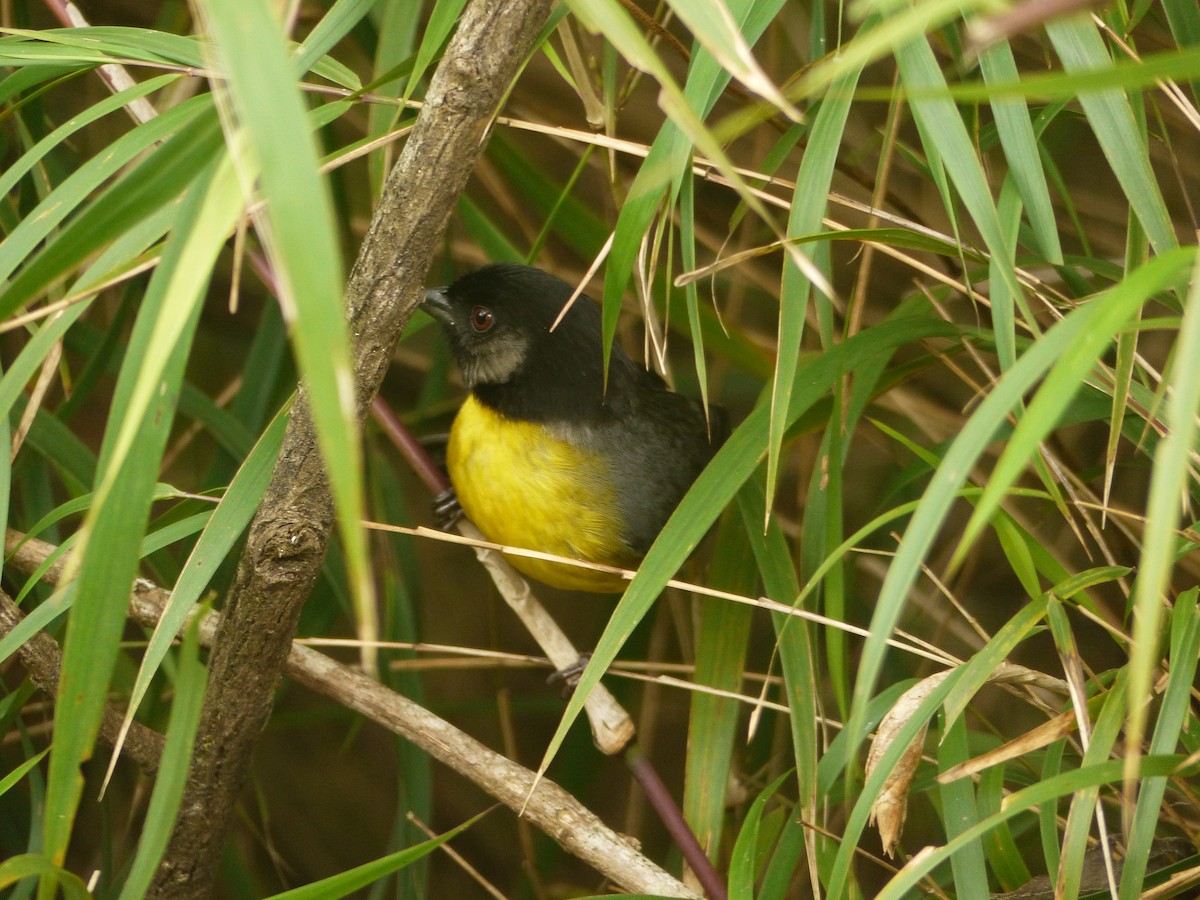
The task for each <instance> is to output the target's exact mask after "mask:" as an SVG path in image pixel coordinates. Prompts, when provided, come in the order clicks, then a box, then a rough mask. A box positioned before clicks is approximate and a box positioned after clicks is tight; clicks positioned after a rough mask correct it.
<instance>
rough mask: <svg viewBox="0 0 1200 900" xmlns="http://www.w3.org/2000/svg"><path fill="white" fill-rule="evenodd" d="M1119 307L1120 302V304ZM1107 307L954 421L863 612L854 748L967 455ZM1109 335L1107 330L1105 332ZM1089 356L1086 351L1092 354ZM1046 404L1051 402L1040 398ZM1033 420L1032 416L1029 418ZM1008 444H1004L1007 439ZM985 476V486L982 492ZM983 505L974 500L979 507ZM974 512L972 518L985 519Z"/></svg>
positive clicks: (1159, 276) (1171, 274) (1129, 290)
mask: <svg viewBox="0 0 1200 900" xmlns="http://www.w3.org/2000/svg"><path fill="white" fill-rule="evenodd" d="M1191 256H1192V254H1191V253H1189V252H1188V251H1179V252H1177V253H1175V254H1172V255H1170V256H1168V257H1162V258H1160V259H1158V260H1155V261H1153V262H1151V263H1149V264H1148V265H1147V267H1144V268H1143V269H1142V270H1139V272H1138V273H1134V275H1133V276H1131V282H1127V283H1126V284H1123V285H1120V286H1119V287H1118V288H1114V289H1113V290H1115V291H1118V292H1119V293H1118V300H1117V301H1114V302H1113V303H1110V304H1109V307H1111V306H1113V305H1115V306H1117V307H1121V303H1120V300H1122V299H1127V298H1128V297H1129V295H1130V294H1133V295H1135V296H1136V297H1138V298H1139V300H1140V301H1144V300H1145V298H1146V297H1147V296H1149V295H1151V294H1153V293H1154V292H1155V291H1157V290H1160V289H1161V288H1162V287H1164V286H1166V285H1168V284H1171V283H1173V282H1174V281H1176V280H1177V279H1178V277H1179V273H1180V269H1181V268H1182V267H1183V266H1185V265H1186V264H1189V263H1190V262H1191V259H1190V257H1191ZM1121 308H1123V307H1121ZM1106 309H1107V310H1108V311H1109V313H1110V315H1111V314H1112V310H1111V309H1109V308H1108V307H1106V306H1105V305H1104V304H1095V303H1089V304H1087V305H1085V306H1082V307H1080V308H1077V309H1075V310H1073V311H1072V312H1071V313H1070V314H1068V315H1067V316H1066V317H1065V318H1064V319H1063V320H1062V321H1060V322H1059V323H1057V324H1056V325H1055V326H1054V327H1053V328H1051V329H1050V330H1049V331H1047V332H1046V334H1045V335H1043V336H1042V338H1040V339H1039V340H1038V341H1037V342H1035V343H1034V344H1033V345H1032V346H1031V347H1030V348H1029V349H1028V350H1026V351H1025V353H1024V354H1023V355H1022V356H1021V357H1020V358H1019V359H1018V360H1017V362H1016V363H1015V364H1014V366H1013V367H1012V368H1011V369H1009V371H1008V372H1007V373H1005V375H1004V377H1002V378H1001V379H1000V381H999V382H998V383H997V384H996V385H995V387H994V388H993V389H992V391H991V393H989V394H988V395H987V397H986V398H985V399H984V400H983V402H982V403H981V404H980V405H979V407H978V408H977V409H976V410H975V412H974V414H973V415H972V416H971V417H970V419H969V420H968V421H967V423H966V425H965V426H964V427H962V428H961V429H960V431H959V433H958V436H957V437H956V438H955V439H954V441H953V443H952V444H951V445H950V448H949V450H948V451H947V452H946V454H945V457H944V458H943V459H942V462H941V464H940V465H939V466H938V468H937V471H936V472H935V473H934V477H933V480H932V481H931V482H930V484H929V486H928V487H927V488H926V490H925V493H924V495H923V498H922V501H921V503H920V505H919V506H918V508H917V510H916V513H915V514H914V515H913V518H912V521H911V522H910V523H909V526H908V528H907V529H906V531H905V534H904V537H903V539H902V540H901V542H900V546H899V548H898V549H897V551H896V555H895V557H894V558H893V560H892V563H891V565H890V566H889V567H888V571H887V575H886V576H885V577H884V582H883V585H882V587H881V589H880V592H879V597H878V599H877V601H876V605H875V610H874V612H873V614H872V616H871V626H870V627H871V635H870V637H869V638H868V639H867V641H866V645H865V646H864V648H863V652H862V658H861V661H860V663H859V670H858V678H857V681H856V683H855V689H854V701H853V705H852V707H851V714H850V717H849V720H848V722H847V725H846V733H847V734H848V740H849V741H850V743H851V745H852V746H858V744H859V743H860V742H861V740H862V737H863V735H864V731H863V723H864V716H865V709H866V703H867V701H868V700H869V698H870V696H871V694H872V692H873V691H874V687H875V682H876V679H877V678H878V676H879V673H880V671H881V669H882V667H883V658H884V655H885V653H886V644H885V643H884V642H885V640H886V638H887V636H888V635H889V634H890V633H891V630H892V628H893V626H894V625H895V623H896V621H897V620H898V619H899V617H900V613H901V611H902V610H903V608H904V605H905V601H906V599H907V596H908V592H909V590H910V589H911V588H912V585H913V584H914V583H915V581H916V578H917V575H918V573H919V572H920V567H921V564H922V562H923V561H924V559H925V556H926V554H927V553H928V551H929V548H930V547H931V546H932V545H933V542H934V539H935V538H936V536H937V535H938V534H939V532H940V531H941V528H942V524H943V522H944V521H945V518H946V514H947V511H948V510H949V508H950V505H951V503H952V502H953V501H954V499H955V497H956V495H957V491H958V489H959V487H960V486H961V485H962V483H963V481H964V480H965V479H966V477H967V475H968V473H969V472H970V471H971V468H972V466H973V465H974V462H975V460H977V459H978V458H979V456H980V455H981V454H982V453H983V452H984V450H985V449H986V448H987V446H988V445H989V444H990V443H991V441H992V439H993V436H994V435H995V434H996V431H997V429H999V428H1000V426H1001V425H1002V424H1003V423H1004V422H1005V420H1006V419H1007V417H1008V415H1009V413H1010V412H1011V411H1012V410H1013V409H1014V408H1015V407H1016V406H1017V404H1018V403H1020V402H1021V400H1022V398H1023V397H1024V396H1025V394H1026V392H1027V391H1028V390H1029V389H1030V388H1032V387H1033V385H1035V384H1036V383H1037V382H1038V381H1039V380H1040V379H1041V378H1042V376H1043V374H1044V373H1045V372H1046V371H1048V370H1049V369H1050V368H1051V367H1052V366H1053V365H1054V364H1055V362H1056V361H1057V360H1058V359H1059V358H1060V357H1061V356H1062V355H1063V354H1064V353H1066V352H1067V350H1068V348H1070V347H1072V345H1073V344H1074V343H1075V342H1076V341H1079V340H1081V339H1083V336H1084V335H1086V334H1087V332H1088V329H1090V328H1091V327H1092V325H1093V320H1094V319H1095V318H1096V317H1097V314H1098V313H1102V312H1104V311H1106ZM1110 334H1111V333H1110ZM1094 358H1095V357H1094V356H1093V359H1094ZM1044 402H1046V403H1050V402H1052V401H1051V400H1050V399H1049V398H1047V400H1046V401H1044ZM1034 421H1035V422H1036V421H1037V420H1036V419H1035V420H1034ZM1010 446H1011V445H1010ZM991 486H992V482H991V481H989V485H988V487H987V488H985V490H990V489H991ZM982 506H983V503H982V498H981V501H980V507H982ZM975 515H976V516H977V517H978V518H979V520H980V522H981V523H982V522H985V521H987V518H986V517H985V516H981V515H979V509H978V508H977V510H976V513H975Z"/></svg>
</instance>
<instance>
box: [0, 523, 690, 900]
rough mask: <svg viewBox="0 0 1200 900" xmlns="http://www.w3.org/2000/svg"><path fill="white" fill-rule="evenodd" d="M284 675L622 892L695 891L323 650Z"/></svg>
mask: <svg viewBox="0 0 1200 900" xmlns="http://www.w3.org/2000/svg"><path fill="white" fill-rule="evenodd" d="M55 550H57V548H56V547H55V546H54V545H53V544H48V543H46V542H45V541H40V540H37V539H36V538H27V537H26V536H25V535H23V534H21V533H20V532H17V531H13V530H11V529H10V530H9V531H8V533H7V536H6V538H5V555H6V556H7V557H8V564H9V565H10V566H11V567H12V568H13V569H14V570H15V571H18V572H21V573H23V574H26V575H32V574H33V573H34V572H36V571H37V569H38V568H39V566H41V564H42V563H43V562H44V561H45V560H46V559H48V558H49V557H50V555H51V554H52V553H54V552H55ZM62 562H63V560H59V562H58V564H56V565H55V566H52V567H51V568H50V569H49V570H48V571H47V572H46V573H45V574H43V576H42V579H43V581H46V582H47V583H49V584H57V583H58V582H59V579H60V578H61V577H62V571H63V566H62ZM169 597H170V594H169V592H168V591H165V590H163V589H162V588H160V587H157V586H156V585H154V584H152V583H151V582H149V581H147V580H146V579H144V578H140V579H138V581H137V583H136V585H135V586H134V590H133V596H132V598H131V600H130V609H129V614H130V617H131V618H133V619H134V620H135V621H137V622H139V623H140V624H142V625H145V626H147V627H151V628H152V627H154V626H155V625H157V624H158V620H159V618H160V617H161V616H162V612H163V610H164V609H165V608H166V605H167V600H168V599H169ZM218 618H219V616H215V615H214V616H209V617H208V618H207V619H205V620H204V621H203V622H201V623H200V642H201V643H202V644H204V645H205V646H211V645H212V643H213V641H214V639H215V638H216V636H217V633H218V625H217V621H216V620H217V619H218ZM40 637H45V636H44V635H41V636H40ZM47 640H49V639H48V638H47ZM27 646H28V645H27ZM284 673H285V674H286V675H287V677H289V678H291V679H293V680H294V681H297V682H300V683H301V684H304V685H307V686H308V687H309V688H311V689H312V690H314V691H316V692H317V693H320V694H323V695H325V696H327V697H330V698H332V699H334V700H336V701H338V702H339V703H341V704H342V705H344V706H345V707H347V708H348V709H353V710H355V711H356V712H358V713H361V714H362V715H363V716H364V717H366V718H368V719H370V720H371V721H373V722H376V723H378V724H380V725H382V726H383V727H384V728H387V729H388V730H390V731H392V732H393V733H395V734H397V735H399V736H400V737H402V738H404V739H405V740H408V741H411V742H412V743H413V744H416V745H417V746H418V747H420V748H421V749H423V750H425V751H426V752H427V753H428V754H429V755H430V756H431V757H433V758H434V759H436V760H438V761H439V762H441V763H444V764H445V765H447V766H449V767H450V768H452V769H454V770H455V771H456V772H458V773H459V774H460V775H462V776H463V777H464V778H466V779H468V780H469V781H471V782H473V783H474V784H476V785H478V786H479V787H480V788H481V789H482V790H484V791H486V792H487V793H488V794H490V795H491V796H493V797H495V798H496V799H497V800H499V801H501V802H502V803H504V804H505V805H506V806H508V807H509V808H510V809H512V810H513V811H514V812H516V813H518V814H520V815H522V816H524V817H525V818H526V819H528V820H529V821H530V822H532V823H533V824H534V825H535V826H537V827H538V828H540V829H541V830H542V831H544V832H545V833H546V834H548V835H549V836H550V837H552V838H554V840H556V841H558V842H559V843H560V844H561V845H562V847H563V848H564V849H565V850H567V851H568V852H569V853H572V854H574V855H575V856H578V857H579V858H580V859H582V860H583V861H584V862H586V863H588V864H589V865H591V866H592V867H593V868H594V869H596V871H598V872H600V873H601V874H603V875H604V876H605V877H606V878H608V879H610V880H611V881H612V882H613V883H615V884H617V885H619V886H620V887H621V888H623V889H624V890H626V891H629V892H631V893H640V894H655V895H658V896H665V897H693V898H694V897H696V896H697V895H696V894H695V892H693V891H691V890H689V889H688V888H687V887H686V886H685V885H684V884H682V883H681V882H679V881H678V880H676V879H675V878H672V877H671V876H670V875H669V874H667V873H666V872H664V871H663V870H662V869H660V868H659V867H658V866H656V865H655V864H654V863H653V862H651V861H650V860H648V859H647V858H646V857H645V856H643V855H642V854H641V853H639V852H638V851H637V849H636V848H635V847H634V846H633V845H632V844H630V843H629V842H628V841H626V840H625V839H624V838H622V837H621V836H620V835H619V834H617V833H616V832H614V831H613V830H612V829H610V828H609V827H608V826H607V825H605V824H604V823H603V822H602V821H600V819H599V818H598V817H597V816H596V815H595V813H593V812H591V810H589V809H587V808H586V807H584V806H583V805H582V804H580V803H579V801H578V800H576V799H575V798H574V797H572V796H571V795H570V794H568V793H567V792H566V791H564V790H563V789H562V788H561V787H559V786H558V785H556V784H555V783H554V782H552V781H550V780H549V779H546V778H543V779H541V780H538V779H537V777H536V776H535V774H534V773H533V772H531V771H530V770H529V769H526V768H525V767H523V766H520V765H518V764H516V763H514V762H513V761H512V760H510V759H507V758H506V757H504V756H501V755H500V754H499V753H496V752H494V751H492V750H490V749H488V748H487V747H485V746H484V745H483V744H481V743H479V741H477V740H475V739H474V738H472V737H470V736H469V735H467V734H464V733H463V732H462V731H460V730H459V729H457V728H455V727H454V726H453V725H451V724H450V723H449V722H447V721H445V720H444V719H441V718H439V717H438V716H436V715H434V714H433V713H431V712H429V710H427V709H425V708H424V707H422V706H419V705H418V704H416V703H414V702H413V701H412V700H409V699H408V698H407V697H403V696H401V695H400V694H397V693H396V692H395V691H393V690H391V689H390V688H388V687H386V686H384V685H382V684H380V683H379V682H377V681H374V680H372V679H370V678H368V677H367V676H365V675H363V674H362V673H360V672H357V671H355V670H354V669H351V668H349V667H348V666H344V665H342V664H341V663H339V662H336V661H335V660H332V659H330V658H329V657H328V656H325V655H324V654H322V653H318V652H317V651H315V650H312V649H310V648H308V647H302V646H299V645H297V644H293V643H291V642H290V641H289V649H288V654H287V661H286V664H285V667H284ZM119 722H120V720H119V717H118V724H119ZM535 785H536V786H535Z"/></svg>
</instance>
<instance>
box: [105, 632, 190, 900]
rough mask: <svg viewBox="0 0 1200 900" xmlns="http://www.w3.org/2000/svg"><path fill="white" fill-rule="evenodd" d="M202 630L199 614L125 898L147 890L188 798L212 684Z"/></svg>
mask: <svg viewBox="0 0 1200 900" xmlns="http://www.w3.org/2000/svg"><path fill="white" fill-rule="evenodd" d="M199 632H200V618H197V619H195V620H194V621H193V622H192V624H191V625H190V626H189V627H188V629H187V631H186V632H185V633H184V636H183V647H182V648H181V650H180V652H179V671H178V674H177V675H176V678H175V695H174V698H173V700H172V701H171V718H170V721H169V722H168V723H167V741H166V744H165V746H164V747H163V754H162V760H161V762H160V763H159V767H158V773H157V775H156V776H155V779H154V793H152V794H151V795H150V804H149V806H148V807H147V809H146V818H145V821H144V823H143V825H142V837H141V840H140V841H139V842H138V849H137V854H136V855H135V856H134V858H133V862H132V863H131V864H130V867H129V874H128V875H127V876H126V879H125V885H124V887H123V888H122V889H121V895H120V900H136V898H138V897H144V896H145V895H146V891H147V889H148V888H149V887H150V882H151V880H152V879H153V878H154V873H155V871H156V870H157V869H158V864H159V861H160V860H161V859H162V855H163V853H164V852H165V851H166V849H167V842H168V841H169V840H170V837H171V829H172V827H173V825H174V822H175V817H176V815H177V814H178V813H179V805H180V803H181V802H182V801H183V789H184V786H185V785H186V784H187V776H188V766H189V765H191V760H192V745H193V742H194V741H195V738H196V728H197V726H198V725H199V724H200V710H201V708H202V707H203V705H204V689H205V687H206V686H207V684H208V670H207V669H205V668H204V664H203V663H201V662H200V641H199Z"/></svg>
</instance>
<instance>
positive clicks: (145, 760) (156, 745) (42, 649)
mask: <svg viewBox="0 0 1200 900" xmlns="http://www.w3.org/2000/svg"><path fill="white" fill-rule="evenodd" d="M59 571H61V570H59ZM24 618H25V616H24V615H23V614H22V613H21V608H20V607H19V606H17V604H16V603H14V602H13V599H12V598H11V597H9V596H8V594H6V593H4V591H0V635H7V634H8V633H9V632H10V631H12V630H13V629H14V628H16V627H17V626H18V625H19V624H21V621H22V620H23V619H24ZM17 655H18V656H19V657H20V658H21V664H22V665H23V666H24V667H25V671H26V672H28V673H29V680H30V681H32V682H33V683H34V684H35V685H37V687H38V689H39V690H41V691H42V692H43V693H44V694H46V695H48V696H49V697H51V698H55V697H57V696H58V678H59V675H60V674H61V672H62V648H61V647H60V646H59V645H58V641H56V640H54V638H52V637H50V635H48V634H46V633H45V632H41V631H39V632H38V633H37V634H35V635H34V636H33V637H31V638H30V639H29V640H27V641H26V642H25V643H24V644H22V645H21V646H20V648H18V650H17ZM121 720H122V716H121V714H120V713H119V712H118V711H117V710H115V709H114V708H113V707H112V706H109V705H108V704H105V706H104V718H102V719H101V720H100V740H102V741H104V743H106V744H108V745H109V746H110V747H111V746H112V745H113V744H115V743H116V742H117V737H118V735H119V734H120V733H121ZM164 743H165V741H164V738H163V736H162V735H161V734H159V733H158V732H157V731H155V730H154V729H153V728H147V727H146V726H145V725H143V724H142V723H141V722H133V723H131V724H130V726H129V733H128V734H127V735H126V736H125V743H124V748H123V750H122V752H123V753H124V754H125V755H126V756H128V757H129V758H130V759H132V760H133V761H134V762H135V763H137V765H138V768H140V769H141V770H142V771H143V772H145V773H146V774H147V775H153V774H154V773H155V772H157V771H158V763H159V760H160V759H161V758H162V750H163V744H164Z"/></svg>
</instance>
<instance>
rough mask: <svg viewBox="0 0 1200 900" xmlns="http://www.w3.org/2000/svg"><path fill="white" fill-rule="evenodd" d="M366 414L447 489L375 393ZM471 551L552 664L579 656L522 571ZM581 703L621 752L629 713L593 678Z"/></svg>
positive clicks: (596, 733) (431, 481)
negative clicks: (593, 683)
mask: <svg viewBox="0 0 1200 900" xmlns="http://www.w3.org/2000/svg"><path fill="white" fill-rule="evenodd" d="M371 414H372V415H373V417H374V419H375V422H376V423H377V424H378V425H379V427H380V428H382V429H383V431H384V433H385V434H386V435H387V436H388V438H389V440H391V442H392V443H393V444H394V445H395V446H396V448H397V449H398V450H399V451H400V452H401V453H402V454H404V457H405V459H406V460H407V461H408V463H409V465H410V466H411V467H412V469H413V471H415V472H416V473H417V475H418V476H420V478H421V480H422V481H423V482H425V486H426V487H427V488H429V491H430V493H431V494H432V495H433V496H435V497H436V496H438V495H440V494H441V493H443V492H444V491H446V490H447V489H449V487H450V482H449V481H448V480H447V479H446V476H445V475H443V474H442V473H441V471H439V470H438V468H437V466H435V465H434V464H433V462H432V461H431V460H430V459H429V454H427V453H426V452H425V450H424V448H423V447H421V446H420V444H418V443H417V442H416V441H415V440H414V439H413V437H412V435H411V434H409V432H408V429H407V428H405V427H404V424H403V423H402V422H401V421H400V420H399V419H398V418H396V415H395V413H393V412H392V410H391V408H390V407H389V406H388V405H387V404H386V403H384V402H383V401H382V399H380V398H379V397H376V398H375V401H374V402H373V403H372V405H371ZM457 528H458V533H459V534H461V535H462V536H463V537H467V538H471V539H473V540H482V539H483V535H482V534H481V533H480V531H479V529H477V528H476V527H475V526H474V525H473V524H472V523H471V522H470V521H469V520H467V519H466V518H462V519H460V520H459V521H458V524H457ZM475 555H476V556H477V557H478V558H479V562H480V563H482V565H483V567H484V568H485V569H487V572H488V575H490V576H491V578H492V582H493V583H494V584H495V585H496V590H498V591H499V592H500V596H502V597H503V598H504V602H505V603H507V604H508V605H509V608H510V609H512V611H513V612H514V613H516V614H517V617H518V618H519V619H520V620H521V623H522V624H523V625H524V626H525V628H526V630H527V631H528V632H529V633H530V635H532V636H533V639H534V640H535V641H537V644H538V646H539V647H541V648H542V652H544V653H545V654H546V656H547V658H548V659H549V660H550V662H551V664H552V665H553V666H554V667H555V668H556V669H558V670H559V671H560V672H561V671H563V670H565V669H568V668H569V667H570V666H572V665H575V664H576V663H577V662H578V660H579V658H580V654H579V651H578V650H576V649H575V645H574V644H572V643H571V639H570V638H568V637H567V635H566V633H565V632H564V631H563V630H562V628H560V627H559V625H558V623H557V622H556V621H554V618H553V617H552V616H551V615H550V613H549V612H547V610H546V608H545V607H544V606H542V604H541V602H540V601H539V600H538V598H537V597H536V596H534V593H533V589H532V588H531V587H530V585H529V582H528V581H526V580H525V579H524V578H523V577H522V576H521V573H520V572H518V571H517V570H516V569H514V568H513V567H512V566H511V565H509V563H508V560H506V559H505V558H504V556H503V554H501V553H500V552H499V551H497V550H492V549H489V548H486V547H476V548H475ZM584 708H585V711H586V712H587V716H588V723H589V724H590V725H591V728H592V740H593V741H595V743H596V746H597V747H598V748H599V749H600V751H601V752H602V753H606V754H609V755H610V756H611V755H613V754H615V753H620V752H621V751H622V750H624V749H625V747H626V746H628V744H629V742H630V741H631V740H633V736H634V726H633V719H632V718H631V717H630V715H629V713H627V712H626V711H625V709H624V708H623V707H622V706H621V704H620V703H618V702H617V699H616V697H614V696H613V695H612V693H610V692H609V690H608V688H606V687H605V686H604V685H602V684H598V685H596V686H595V687H594V688H593V689H592V691H591V693H590V694H588V698H587V702H586V703H585V704H584Z"/></svg>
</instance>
